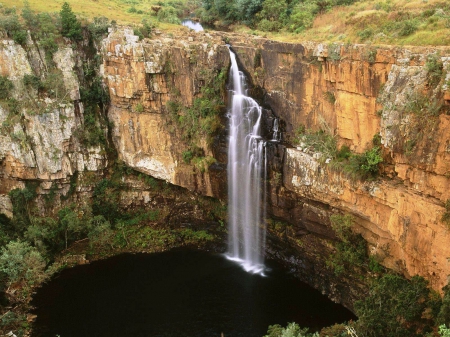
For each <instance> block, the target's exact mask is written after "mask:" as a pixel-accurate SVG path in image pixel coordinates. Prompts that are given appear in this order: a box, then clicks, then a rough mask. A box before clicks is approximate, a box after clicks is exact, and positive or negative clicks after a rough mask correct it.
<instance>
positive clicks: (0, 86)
mask: <svg viewBox="0 0 450 337" xmlns="http://www.w3.org/2000/svg"><path fill="white" fill-rule="evenodd" d="M13 88H14V84H13V83H12V82H11V81H10V79H9V78H8V77H6V76H0V99H6V98H8V97H9V96H10V94H11V90H12V89H13Z"/></svg>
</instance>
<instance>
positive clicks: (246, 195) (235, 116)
mask: <svg viewBox="0 0 450 337" xmlns="http://www.w3.org/2000/svg"><path fill="white" fill-rule="evenodd" d="M230 58H231V69H230V88H231V89H230V92H229V93H230V95H229V97H230V100H229V103H228V115H229V118H230V138H229V144H228V145H229V147H228V207H229V225H228V253H227V256H228V258H229V259H231V260H234V261H238V262H239V263H240V264H241V265H242V266H243V267H244V269H245V270H246V271H248V272H252V273H261V274H262V272H263V270H264V245H265V235H266V234H265V223H264V220H265V219H264V216H265V214H264V212H265V205H264V204H263V203H262V202H261V201H263V202H264V203H265V190H264V187H265V183H264V182H263V174H264V175H265V174H266V173H265V171H266V167H265V166H266V161H265V141H264V139H263V138H262V137H261V119H262V109H261V107H260V106H259V105H258V103H256V101H255V100H254V99H253V98H251V97H249V96H247V88H246V87H247V86H246V81H245V76H244V74H243V73H242V72H241V71H239V69H238V66H237V62H236V56H235V54H234V53H233V52H232V51H231V50H230Z"/></svg>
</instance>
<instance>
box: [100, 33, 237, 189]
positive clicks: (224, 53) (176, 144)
mask: <svg viewBox="0 0 450 337" xmlns="http://www.w3.org/2000/svg"><path fill="white" fill-rule="evenodd" d="M102 54H103V57H104V69H103V71H104V78H105V82H106V84H107V86H108V88H109V92H110V95H111V107H110V110H109V114H108V116H109V119H110V120H111V121H112V122H113V125H114V126H113V131H112V133H113V140H114V144H115V145H116V148H117V150H118V153H119V157H120V158H121V159H122V160H124V162H125V163H126V164H127V165H128V166H130V167H132V168H134V169H136V170H138V171H141V172H144V173H146V174H150V175H152V176H154V177H157V178H160V179H164V180H166V181H167V182H170V183H173V184H176V185H180V186H183V187H186V188H188V189H190V190H193V191H197V192H201V193H202V194H205V195H209V196H216V197H218V196H221V195H222V196H223V190H224V189H223V184H224V183H226V181H225V180H226V178H224V177H226V173H225V172H224V167H225V166H226V164H224V163H226V160H225V161H224V160H223V159H221V158H220V154H217V152H220V151H224V149H220V146H222V145H221V144H220V140H217V141H216V142H215V144H212V146H211V145H209V144H206V143H204V144H202V146H201V148H202V150H203V151H204V155H205V156H215V157H216V159H218V163H217V165H214V166H213V167H212V168H211V169H210V170H207V172H199V171H198V170H195V168H194V167H193V165H189V164H188V163H185V162H184V161H183V159H182V153H183V151H186V150H187V147H186V142H185V141H184V140H183V139H182V137H181V135H180V132H179V130H178V131H177V130H176V128H175V126H174V125H173V124H172V123H171V121H170V116H169V112H168V109H167V104H168V102H169V101H175V100H176V101H177V102H181V103H182V104H183V105H184V106H191V105H192V104H193V101H194V99H195V98H197V97H200V96H199V94H200V90H201V88H202V86H204V85H205V83H204V82H205V81H204V76H205V75H204V72H205V70H215V71H219V70H221V69H222V68H224V67H225V68H228V66H229V62H230V61H229V55H228V49H227V48H226V46H225V44H224V43H223V42H222V38H221V37H220V36H219V35H211V34H208V33H198V34H195V33H191V36H189V35H188V34H187V33H186V34H185V36H179V37H169V36H166V35H160V36H155V37H154V38H152V39H144V41H137V40H136V37H135V36H134V35H133V32H132V31H130V30H126V29H125V30H119V31H116V32H112V33H111V34H110V35H109V37H108V38H107V39H105V40H103V42H102ZM224 99H225V97H224ZM137 107H138V108H137ZM224 115H225V113H224ZM224 144H225V143H224ZM222 147H224V146H222ZM221 163H222V164H223V165H222V167H220V164H221ZM221 186H222V187H221ZM221 189H222V191H221Z"/></svg>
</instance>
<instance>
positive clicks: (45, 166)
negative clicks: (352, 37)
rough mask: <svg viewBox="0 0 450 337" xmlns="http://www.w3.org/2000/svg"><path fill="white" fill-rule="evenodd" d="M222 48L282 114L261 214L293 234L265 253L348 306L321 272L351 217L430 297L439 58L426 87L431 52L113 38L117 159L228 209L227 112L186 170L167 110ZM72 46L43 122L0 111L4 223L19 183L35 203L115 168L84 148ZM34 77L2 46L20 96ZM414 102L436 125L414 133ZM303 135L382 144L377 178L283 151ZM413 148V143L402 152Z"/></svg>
mask: <svg viewBox="0 0 450 337" xmlns="http://www.w3.org/2000/svg"><path fill="white" fill-rule="evenodd" d="M225 40H226V41H227V42H229V43H230V44H231V45H232V46H233V50H234V51H235V52H236V55H237V62H238V64H239V66H240V69H243V71H244V72H245V74H246V75H247V76H248V79H249V82H250V83H251V85H250V94H251V95H253V97H255V98H256V99H257V100H258V101H259V103H261V104H262V105H263V107H264V108H270V109H271V111H272V113H273V114H274V115H275V116H277V117H279V128H280V130H281V131H282V134H283V135H282V137H283V140H284V141H285V142H284V143H280V144H272V145H271V146H270V147H268V149H267V155H268V157H267V160H268V167H269V172H268V181H267V184H268V185H267V188H268V193H267V198H266V200H267V202H268V207H267V211H268V213H269V215H271V216H274V217H276V218H277V219H281V220H283V221H285V222H286V223H288V224H290V225H291V227H290V228H289V230H286V231H285V233H283V235H284V236H283V240H281V241H280V240H279V241H278V242H275V241H276V240H271V239H270V237H269V238H268V249H267V251H268V254H270V255H272V256H275V257H278V258H279V259H284V261H286V263H287V264H289V266H290V267H291V268H292V269H293V270H295V271H296V272H297V273H298V274H299V275H301V277H302V278H303V279H306V280H307V281H308V282H309V283H311V284H313V285H314V286H315V287H317V288H320V289H322V290H323V291H324V292H326V293H328V294H331V295H332V297H333V298H334V299H336V300H338V301H341V302H346V305H347V306H349V307H350V306H351V302H352V300H351V299H354V298H357V296H358V291H355V289H357V288H358V284H355V282H353V281H350V280H337V279H336V278H333V277H332V276H330V274H331V273H330V271H329V270H328V269H327V268H326V265H325V261H326V258H327V257H328V256H329V254H330V253H331V252H332V248H331V247H332V246H331V244H330V243H332V242H333V241H334V240H336V237H335V235H334V233H333V231H332V229H331V227H330V222H329V216H330V215H331V214H335V213H348V214H351V215H353V216H354V218H355V220H356V224H357V225H356V227H355V230H356V231H357V232H359V233H361V234H362V235H363V237H364V238H365V239H366V240H367V241H368V243H369V248H368V249H369V251H370V253H373V254H378V255H379V256H381V257H382V263H383V264H384V265H386V266H387V267H389V268H392V269H394V270H397V271H399V272H401V273H403V274H404V275H406V276H412V275H415V274H419V275H422V276H424V277H425V278H427V279H428V280H430V281H431V282H430V284H431V285H432V286H433V287H434V288H435V289H441V288H442V286H444V285H445V284H447V282H448V278H447V277H448V275H449V274H450V265H449V263H448V260H447V259H448V258H449V257H450V251H449V250H450V248H449V247H450V245H448V242H450V235H449V231H448V228H447V225H446V224H444V223H442V222H441V217H442V214H443V212H444V207H443V205H444V202H445V201H446V200H448V199H450V179H449V177H450V145H449V144H450V116H449V115H448V114H447V113H446V112H445V111H446V110H445V107H446V104H449V101H450V93H449V91H448V87H447V85H445V83H446V82H447V81H448V80H449V79H450V78H449V75H448V74H446V68H447V66H448V63H449V55H447V54H446V51H445V50H440V53H439V56H438V58H439V60H440V61H441V62H442V64H443V69H444V70H443V77H442V80H441V82H440V83H439V84H438V85H430V84H429V75H428V72H427V66H426V62H427V58H428V56H429V55H432V54H435V53H436V50H435V49H433V48H399V47H383V48H375V47H372V46H365V45H337V44H336V45H321V44H318V43H306V42H305V43H299V44H289V43H282V42H276V41H270V40H267V39H263V38H257V37H253V36H246V35H240V34H230V33H218V32H214V33H213V32H211V33H206V32H199V33H195V32H187V31H183V32H181V33H180V34H179V35H177V36H174V35H172V36H169V35H166V34H156V33H155V34H154V36H153V37H152V38H151V39H144V40H143V41H139V40H138V38H137V37H136V36H134V35H133V32H132V31H131V30H127V29H119V30H116V31H112V32H110V34H109V36H108V37H107V38H106V39H104V40H103V41H102V42H101V45H100V50H99V53H101V56H102V58H103V65H102V69H101V70H102V74H101V75H102V77H103V80H104V84H105V86H106V88H107V90H108V91H109V94H110V97H111V103H110V106H109V107H108V111H107V118H108V119H109V121H110V122H111V123H110V131H111V135H110V136H111V140H112V145H113V146H114V147H115V149H116V150H117V154H118V157H119V159H121V160H123V161H124V162H125V164H126V165H127V166H129V167H132V168H134V169H136V170H138V171H140V172H143V173H145V174H148V175H151V176H154V177H156V178H160V179H164V180H166V181H167V182H169V183H173V184H175V185H179V186H182V187H185V188H187V189H189V190H191V191H194V192H196V193H199V194H203V195H208V196H213V197H218V198H221V199H222V200H226V194H227V181H226V180H227V179H226V177H227V173H226V168H227V137H228V132H229V130H227V128H226V127H225V126H226V125H227V123H228V119H227V117H226V109H224V113H223V119H222V124H223V128H222V129H221V131H220V132H219V133H218V134H217V135H215V137H214V139H213V141H212V143H210V144H207V143H206V141H204V142H203V143H201V144H199V145H200V148H201V151H202V154H203V155H204V156H209V157H214V158H215V160H216V162H215V163H214V164H212V165H211V166H210V167H209V169H208V170H203V171H202V170H199V169H198V168H197V167H195V165H193V164H189V163H186V162H185V161H184V160H183V153H184V152H185V151H186V150H187V149H188V145H187V142H186V140H184V139H182V135H181V133H180V130H179V129H178V128H177V127H175V126H174V124H173V123H172V122H171V120H170V118H169V117H170V116H169V111H168V108H167V104H168V102H170V101H174V100H175V99H176V100H177V101H178V102H180V104H182V105H183V106H192V105H193V102H194V100H195V98H198V97H200V96H201V89H202V88H203V87H204V85H205V83H204V72H205V70H208V69H209V70H214V71H218V70H220V69H223V68H226V69H228V68H229V66H230V58H229V53H228V49H227V46H226V45H225V43H224V41H225ZM66 47H67V48H64V47H61V48H60V50H59V51H58V52H57V53H55V56H54V62H55V63H56V64H57V67H58V69H59V70H60V71H61V76H62V77H63V81H64V86H65V89H66V91H67V93H68V97H69V96H70V99H69V100H68V102H64V103H62V104H56V105H52V102H48V103H47V106H51V107H52V108H51V109H49V110H48V111H46V112H45V113H36V114H32V113H25V114H24V118H23V119H20V120H15V119H11V118H10V117H8V116H9V111H8V109H7V108H5V107H3V106H2V107H0V124H2V125H3V126H4V125H6V124H7V131H4V130H5V129H4V128H2V130H3V131H2V132H1V133H0V212H1V213H4V214H6V215H8V216H11V214H12V213H11V212H12V206H11V203H10V200H9V197H8V195H7V194H8V192H9V191H10V190H12V189H14V188H18V187H19V188H22V187H24V184H25V182H26V181H29V180H39V183H40V184H39V188H38V193H41V194H45V193H48V191H49V189H50V188H51V186H52V185H53V183H54V182H55V183H57V186H58V190H59V191H60V193H62V194H63V195H64V194H65V193H66V192H67V191H68V190H69V188H70V178H71V177H73V175H74V173H75V172H95V173H96V174H97V173H98V175H99V176H101V175H102V174H103V169H104V168H105V167H107V166H108V165H111V163H109V162H108V160H107V156H106V153H105V150H104V149H103V148H101V147H91V148H85V147H84V146H82V144H81V143H80V141H79V139H78V136H77V132H76V131H77V129H79V127H80V125H82V123H83V113H84V107H83V105H82V104H81V103H79V101H78V99H79V97H80V94H79V87H80V83H79V82H78V77H77V76H75V75H74V72H73V69H74V68H76V67H79V66H80V64H81V63H80V62H82V59H83V55H81V54H80V53H79V52H77V51H73V50H72V49H70V48H69V45H67V46H66ZM36 67H38V68H39V67H41V68H42V67H44V64H43V61H42V59H41V58H40V57H39V51H38V50H37V48H36V47H30V50H29V52H28V53H26V52H25V51H24V49H23V48H22V47H21V46H18V45H16V44H14V43H13V42H12V41H9V40H4V41H3V42H2V45H1V48H0V71H1V74H2V75H4V76H7V77H8V78H9V79H10V80H11V81H12V82H13V83H14V85H15V88H14V90H13V94H12V95H13V96H14V97H15V98H16V99H24V98H26V94H27V92H26V91H25V90H24V88H23V85H22V84H21V83H22V78H23V76H24V75H26V74H31V71H32V70H31V69H36ZM225 92H226V91H225ZM420 93H424V94H427V95H428V96H427V97H429V98H430V101H433V100H434V99H435V98H436V99H438V101H439V102H438V103H439V104H442V106H443V108H442V109H441V110H440V112H439V113H438V114H437V115H436V116H432V118H423V120H430V121H431V122H430V123H428V124H426V125H425V128H423V130H422V131H421V130H419V129H418V128H417V120H415V119H414V118H413V117H411V116H412V115H411V114H410V113H405V109H404V107H405V106H406V105H408V103H409V102H410V101H411V98H412V97H415V96H414V95H417V94H420ZM29 94H30V95H36V94H35V93H33V92H29ZM224 102H226V97H224ZM53 103H54V102H53ZM266 117H270V118H272V117H273V115H271V116H266ZM270 118H268V119H270ZM5 122H7V123H6V124H5ZM264 124H265V125H269V126H270V125H272V124H271V123H270V121H265V122H264ZM300 125H304V126H305V127H306V128H312V129H314V130H318V129H319V128H323V127H324V126H325V125H326V127H327V128H328V129H329V130H331V131H332V132H334V133H335V134H336V136H337V139H338V143H339V145H344V144H345V145H347V146H349V148H350V149H351V150H352V151H353V152H356V153H363V152H364V151H365V150H366V149H368V148H370V147H371V144H372V139H373V136H374V135H376V134H379V135H381V143H382V144H383V159H384V163H383V172H382V175H381V178H379V179H377V180H375V181H351V180H349V179H348V178H347V177H346V176H345V175H343V174H340V173H338V172H334V171H332V170H331V169H330V167H329V165H328V164H326V163H325V162H326V159H327V158H320V155H319V154H316V153H312V152H311V151H309V150H308V151H305V149H304V148H301V147H300V148H296V147H294V146H291V145H297V144H294V133H295V130H296V129H297V128H298V127H299V126H300ZM268 128H269V129H270V127H268ZM417 130H419V133H420V137H418V136H417V135H416V133H417V132H416V131H417ZM268 131H270V130H265V132H268ZM411 140H414V146H411V147H408V146H407V145H408V143H407V142H408V141H411ZM405 149H406V150H407V151H406V150H405ZM275 173H276V174H275ZM91 191H92V188H91V189H89V188H86V189H81V188H79V189H78V190H77V191H76V194H77V195H79V196H80V198H81V196H85V195H86V196H89V195H90V194H89V193H91ZM136 193H137V192H136ZM130 195H131V194H130ZM141 199H142V200H144V199H145V198H144V199H143V198H141ZM142 200H141V201H140V202H144V201H142ZM130 203H131V202H130ZM42 210H43V212H44V209H42ZM281 242H282V243H281ZM339 282H341V283H339ZM342 282H343V283H342Z"/></svg>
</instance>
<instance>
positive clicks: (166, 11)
mask: <svg viewBox="0 0 450 337" xmlns="http://www.w3.org/2000/svg"><path fill="white" fill-rule="evenodd" d="M179 14H180V12H179V11H178V10H177V9H175V8H173V7H163V8H161V9H160V10H159V11H158V14H157V18H158V21H161V22H167V23H173V24H176V25H179V24H181V20H180V19H179V18H178V15H179Z"/></svg>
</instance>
